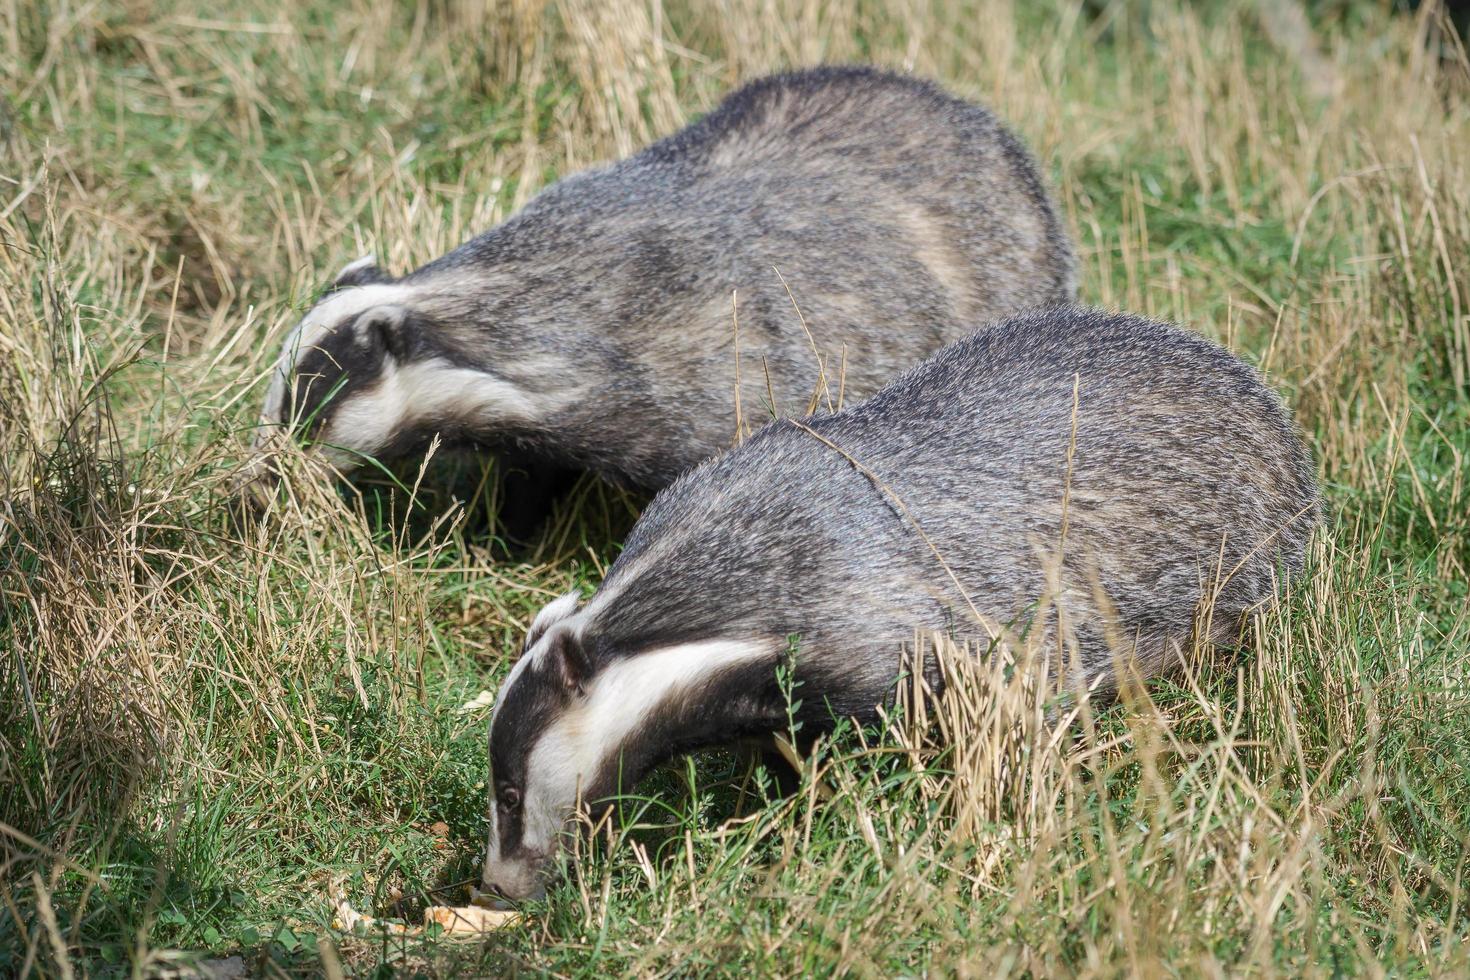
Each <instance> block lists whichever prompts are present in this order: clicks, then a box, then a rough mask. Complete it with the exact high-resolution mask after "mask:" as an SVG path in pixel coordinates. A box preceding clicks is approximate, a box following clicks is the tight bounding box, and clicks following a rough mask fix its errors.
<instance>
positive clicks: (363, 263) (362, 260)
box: [337, 255, 373, 279]
mask: <svg viewBox="0 0 1470 980" xmlns="http://www.w3.org/2000/svg"><path fill="white" fill-rule="evenodd" d="M372 264H373V257H372V255H360V256H358V257H357V258H355V259H353V260H352V261H351V262H349V263H347V264H346V265H344V266H343V267H342V271H341V272H339V273H337V278H338V279H341V278H342V277H343V276H345V275H348V274H350V273H353V272H356V271H357V270H358V269H366V268H367V267H368V266H370V265H372Z"/></svg>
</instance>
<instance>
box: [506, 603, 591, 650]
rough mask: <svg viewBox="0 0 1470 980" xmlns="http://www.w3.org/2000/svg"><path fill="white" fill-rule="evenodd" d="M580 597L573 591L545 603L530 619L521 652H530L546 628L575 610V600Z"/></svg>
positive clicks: (543, 634)
mask: <svg viewBox="0 0 1470 980" xmlns="http://www.w3.org/2000/svg"><path fill="white" fill-rule="evenodd" d="M580 599H581V594H580V593H578V592H575V591H573V592H568V593H567V594H566V595H564V596H562V597H561V598H559V599H554V600H552V601H551V602H549V603H547V604H546V605H545V606H544V607H543V608H542V610H541V611H540V612H538V613H537V614H536V618H535V619H533V620H531V628H530V629H528V630H526V645H525V646H524V647H523V648H522V650H521V652H522V653H530V652H531V648H532V647H533V646H535V645H536V641H537V640H540V639H541V637H543V636H545V635H546V631H547V630H548V629H550V628H551V627H552V626H554V625H556V624H557V623H559V622H561V621H562V620H563V619H566V618H567V617H568V616H570V615H571V614H572V613H574V612H576V611H577V602H578V600H580Z"/></svg>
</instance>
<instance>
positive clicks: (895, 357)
mask: <svg viewBox="0 0 1470 980" xmlns="http://www.w3.org/2000/svg"><path fill="white" fill-rule="evenodd" d="M788 286H789V289H790V292H789V293H788ZM732 293H735V294H736V295H735V302H734V303H733V304H732ZM1072 295H1073V256H1072V249H1071V245H1070V244H1069V242H1068V240H1067V237H1066V234H1065V232H1064V231H1063V229H1062V226H1061V224H1060V222H1059V221H1058V219H1057V215H1056V213H1055V212H1054V211H1053V209H1052V206H1051V204H1050V202H1049V201H1048V199H1047V196H1046V193H1045V191H1044V190H1043V187H1042V182H1041V179H1040V178H1039V176H1038V175H1037V171H1036V167H1035V165H1034V164H1033V163H1032V161H1031V159H1030V157H1029V156H1028V155H1027V153H1026V151H1025V150H1024V149H1023V148H1022V147H1021V145H1020V144H1019V143H1017V141H1016V139H1015V138H1014V137H1013V136H1012V135H1011V134H1010V133H1008V132H1007V131H1006V130H1005V129H1004V128H1002V127H1001V125H1000V124H999V123H997V122H996V120H995V118H994V117H993V116H992V115H991V114H990V113H989V112H987V111H986V110H984V109H982V108H979V107H977V106H974V105H970V104H967V103H965V102H961V101H958V100H956V99H954V98H951V97H950V96H948V95H946V94H944V93H943V92H942V91H940V90H939V89H937V88H935V87H934V86H933V85H930V84H928V83H926V82H922V81H917V80H915V79H912V78H905V77H901V76H897V75H890V74H885V73H882V72H878V71H873V70H868V69H856V68H848V69H831V68H826V69H817V70H812V71H805V72H799V73H796V74H791V75H781V76H776V77H772V78H767V79H764V80H762V81H758V82H755V83H753V84H751V85H749V86H747V87H745V88H743V89H741V90H739V91H737V92H736V93H734V94H733V95H731V96H730V97H729V98H727V99H726V100H725V101H724V102H723V103H722V104H721V105H720V106H719V107H718V108H717V109H715V110H714V111H713V112H712V113H710V114H709V115H708V116H706V117H705V118H704V119H703V120H702V121H700V122H698V123H696V124H694V125H692V126H690V127H689V128H687V129H685V130H683V131H682V132H679V133H676V134H674V135H673V136H670V137H669V138H667V139H664V140H662V141H660V142H658V143H655V144H653V145H652V146H650V147H648V148H647V149H645V150H643V151H642V152H641V153H639V154H637V155H636V156H633V157H630V158H629V159H626V160H623V161H622V162H620V163H616V164H613V165H611V166H608V167H604V168H602V169H598V170H592V171H589V172H586V173H581V174H577V175H575V176H572V177H569V178H567V179H566V180H563V181H561V182H560V183H557V184H554V185H552V186H551V187H550V188H548V189H547V190H546V191H544V192H543V193H542V194H541V195H540V196H538V197H537V198H535V199H534V200H533V201H532V202H531V203H530V204H529V205H528V206H527V207H526V208H525V209H524V210H523V211H521V212H520V213H519V214H517V215H516V216H515V217H514V218H512V219H510V220H509V221H507V222H505V223H504V224H502V225H500V226H499V227H497V228H494V229H492V230H491V231H489V232H486V233H485V234H483V235H481V236H480V237H479V238H476V239H474V240H472V241H470V242H468V243H466V244H464V245H462V246H460V247H459V248H457V249H455V250H454V251H453V252H450V253H449V254H448V255H445V256H444V257H442V258H440V259H437V260H436V261H434V262H431V263H429V264H428V265H426V266H424V267H423V268H421V269H418V270H417V271H415V272H412V273H410V274H408V275H406V276H404V277H402V278H400V279H393V278H392V277H390V276H388V275H386V274H385V273H383V272H382V271H381V270H379V269H378V268H377V267H375V266H373V265H371V264H367V263H366V262H359V263H354V264H353V265H350V266H348V267H347V268H346V269H345V270H344V271H343V272H342V274H341V276H340V277H339V278H338V280H337V282H336V284H335V286H334V287H333V289H332V290H331V291H330V292H329V293H328V294H327V295H326V296H325V297H323V298H322V300H321V301H320V302H318V303H317V305H316V306H315V307H313V308H312V309H311V310H310V311H309V312H308V313H307V314H306V316H305V318H304V319H303V320H302V321H301V323H300V325H299V326H297V327H296V329H295V330H294V331H293V332H292V333H291V335H290V336H289V337H288V338H287V339H286V342H285V346H284V349H283V350H282V352H281V355H280V359H279V362H278V364H277V366H276V369H275V371H274V373H273V375H272V379H271V383H270V389H269V392H268V394H267V397H266V404H265V408H264V412H263V415H262V427H261V429H260V430H259V433H258V437H257V443H256V449H257V455H256V456H255V458H254V460H253V461H252V463H251V464H250V465H249V466H248V467H247V468H246V470H245V481H244V485H245V486H246V487H248V488H251V489H252V490H253V491H256V492H258V491H260V490H261V489H263V488H264V484H252V483H251V482H250V481H251V479H252V478H253V477H262V478H269V477H270V476H271V475H272V473H273V467H272V466H271V465H270V449H271V447H272V445H273V444H274V442H275V440H277V439H280V438H282V434H283V433H284V432H287V431H294V432H295V433H296V434H297V435H298V436H299V437H304V438H306V439H307V440H309V441H311V442H312V443H314V444H315V445H316V446H317V447H319V449H320V450H321V458H323V459H325V461H327V462H329V463H331V464H332V465H333V466H335V467H336V468H338V469H339V470H341V471H346V470H350V469H352V468H354V467H355V466H357V465H358V464H359V463H361V462H362V461H363V460H364V459H365V458H367V457H375V458H378V459H385V458H389V457H394V456H402V455H405V454H409V453H412V452H414V451H416V450H419V449H421V448H422V447H423V446H426V445H427V444H428V442H429V441H430V440H431V438H432V437H433V436H434V435H436V434H438V435H440V436H441V437H443V438H444V439H445V440H446V441H447V442H449V443H451V444H454V443H458V444H461V445H468V446H471V447H485V448H493V449H507V448H513V449H516V450H517V451H518V452H523V453H529V454H531V455H532V456H533V457H535V458H540V459H541V460H542V461H543V462H546V463H554V464H560V465H565V466H570V467H575V468H577V469H588V470H593V471H595V472H598V473H600V474H602V475H603V476H605V477H607V478H609V479H611V480H613V481H615V482H619V483H622V484H625V485H630V486H637V487H643V488H646V489H656V488H658V487H662V486H663V485H665V484H667V483H668V482H669V481H670V480H672V479H673V478H674V477H675V476H676V475H677V474H678V473H680V472H682V471H683V470H685V469H687V468H689V467H690V466H693V465H694V464H696V463H698V462H700V461H701V460H703V459H705V458H706V457H708V456H710V455H712V454H713V453H715V452H717V451H719V450H721V449H724V448H726V447H728V446H729V445H730V444H731V443H732V441H734V438H735V435H736V420H737V407H738V408H739V410H740V415H741V416H742V417H743V420H744V421H745V422H746V423H747V424H748V423H750V422H752V421H754V422H756V423H759V422H760V421H762V420H764V419H765V418H768V417H769V413H771V412H774V413H776V414H785V415H802V414H805V413H806V412H807V411H810V410H811V408H812V407H813V405H812V402H813V396H814V393H815V394H817V396H818V397H817V401H818V403H820V404H824V405H825V404H828V403H833V404H835V403H837V402H838V401H839V399H841V398H846V399H847V400H849V401H851V400H855V399H858V398H862V397H865V396H867V395H870V394H872V393H873V392H874V391H876V390H877V389H878V388H879V386H881V385H882V384H883V383H885V382H886V381H888V380H889V379H891V378H892V377H893V376H894V375H896V374H897V373H899V372H900V371H902V370H904V369H906V368H908V367H911V366H912V365H914V364H915V363H917V362H918V361H920V360H921V359H922V358H923V357H925V356H926V355H928V354H929V353H932V352H933V351H934V350H937V349H938V348H939V347H941V346H943V345H944V344H945V343H947V342H949V341H952V340H955V339H957V338H958V337H959V336H961V335H962V331H961V330H960V329H959V328H958V327H957V326H956V325H957V324H962V323H972V324H973V323H980V322H984V321H985V320H987V319H993V318H998V317H1001V316H1007V315H1010V314H1012V313H1015V312H1018V311H1020V310H1022V309H1025V308H1028V307H1036V306H1050V305H1055V304H1058V303H1063V302H1067V301H1069V300H1070V299H1071V297H1072ZM793 298H794V300H795V303H794V304H793ZM732 305H733V306H734V310H733V312H732ZM798 307H799V309H800V313H799V314H798V312H797V308H798ZM737 322H738V337H737V329H736V327H737ZM737 378H739V382H740V390H739V392H738V393H737V390H736V379H737ZM771 402H774V404H771Z"/></svg>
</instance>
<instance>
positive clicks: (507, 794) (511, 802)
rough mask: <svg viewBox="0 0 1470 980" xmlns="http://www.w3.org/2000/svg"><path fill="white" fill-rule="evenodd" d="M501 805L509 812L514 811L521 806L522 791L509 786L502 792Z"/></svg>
mask: <svg viewBox="0 0 1470 980" xmlns="http://www.w3.org/2000/svg"><path fill="white" fill-rule="evenodd" d="M500 805H501V806H503V807H505V808H506V809H507V810H514V809H515V808H516V807H518V806H520V805H521V791H520V790H518V789H516V788H515V787H514V786H507V787H505V788H504V789H502V790H501V791H500Z"/></svg>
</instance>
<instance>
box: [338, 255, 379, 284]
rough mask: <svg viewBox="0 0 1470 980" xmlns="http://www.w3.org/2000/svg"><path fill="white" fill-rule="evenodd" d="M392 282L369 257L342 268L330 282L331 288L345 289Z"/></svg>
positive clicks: (356, 260) (366, 256)
mask: <svg viewBox="0 0 1470 980" xmlns="http://www.w3.org/2000/svg"><path fill="white" fill-rule="evenodd" d="M392 281H393V277H392V276H390V275H388V273H386V272H384V271H383V270H382V269H379V268H378V265H377V263H376V262H374V261H373V257H372V256H371V255H364V256H363V257H362V258H360V259H355V260H353V261H352V262H349V263H347V264H346V265H344V266H343V267H342V271H341V272H339V273H337V278H336V279H334V280H333V281H332V288H333V289H346V288H348V287H349V286H371V285H372V284H374V283H379V282H392Z"/></svg>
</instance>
